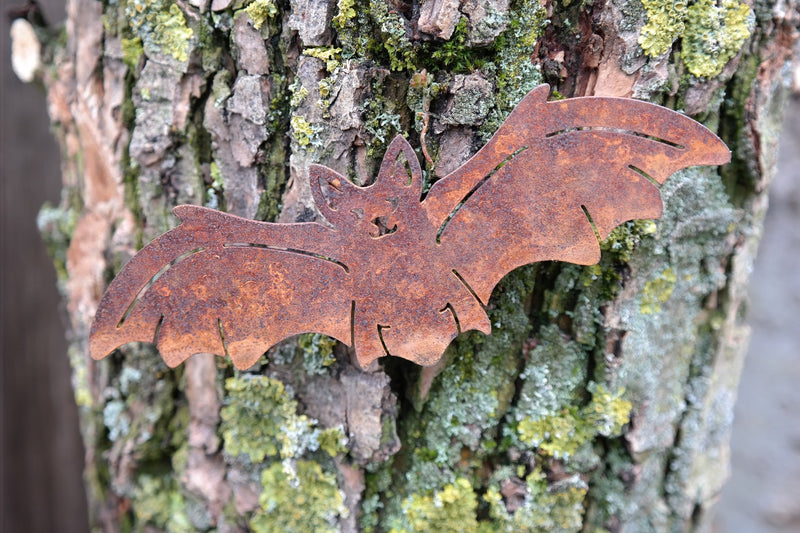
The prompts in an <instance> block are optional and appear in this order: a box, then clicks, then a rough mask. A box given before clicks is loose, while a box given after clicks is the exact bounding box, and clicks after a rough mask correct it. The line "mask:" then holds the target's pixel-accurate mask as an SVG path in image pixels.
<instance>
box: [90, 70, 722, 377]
mask: <svg viewBox="0 0 800 533" xmlns="http://www.w3.org/2000/svg"><path fill="white" fill-rule="evenodd" d="M548 94H549V87H548V86H546V85H542V86H540V87H538V88H536V89H534V90H533V91H531V92H530V93H529V94H528V95H527V96H526V97H525V98H524V99H523V100H522V101H521V102H520V103H519V105H518V106H517V107H516V108H515V109H514V110H513V111H512V113H511V114H510V115H509V117H508V119H507V120H506V121H505V122H504V123H503V125H502V126H501V127H500V128H499V129H498V131H497V132H496V133H495V135H494V136H493V137H492V138H491V139H490V140H489V142H488V143H487V144H486V145H485V146H484V147H483V148H482V149H481V150H480V151H479V152H478V153H477V154H476V155H475V156H474V157H472V158H471V159H470V160H469V161H467V162H466V163H464V164H463V165H462V166H461V167H459V168H458V169H457V170H455V171H454V172H452V173H451V174H449V175H448V176H446V177H444V178H442V179H441V180H439V181H437V182H436V183H434V184H433V186H432V187H431V189H430V191H429V192H428V194H427V195H426V196H425V197H424V198H423V197H422V171H421V168H420V164H419V161H418V160H417V157H416V155H415V153H414V151H413V149H412V148H411V146H410V145H409V144H408V142H406V140H405V139H403V138H402V137H400V136H398V137H396V138H395V139H394V141H393V142H392V143H391V145H390V146H389V148H388V150H387V151H386V155H385V156H384V159H383V163H382V165H381V168H380V172H379V173H378V177H377V179H376V181H375V183H374V184H372V185H370V186H367V187H358V186H356V185H353V184H351V183H350V182H348V181H347V179H346V178H344V177H343V176H341V175H339V174H338V173H336V172H334V171H333V170H331V169H329V168H327V167H324V166H320V165H312V166H311V167H310V169H309V174H310V185H311V190H312V192H313V196H314V200H315V202H316V204H317V207H318V208H319V211H320V213H321V214H322V216H323V217H324V218H325V221H326V222H327V224H323V223H316V222H309V223H297V224H273V223H266V222H255V221H251V220H246V219H243V218H239V217H236V216H233V215H228V214H225V213H221V212H218V211H214V210H211V209H207V208H203V207H196V206H189V205H181V206H178V207H176V208H175V210H174V212H175V215H177V216H178V218H180V219H181V221H182V223H181V224H180V225H179V226H178V227H176V228H174V229H172V230H170V231H168V232H167V233H165V234H163V235H161V236H160V237H158V238H156V239H155V240H154V241H152V242H151V243H150V244H148V245H147V246H146V247H144V248H143V249H142V250H141V251H140V252H139V253H138V254H136V256H135V257H133V259H131V260H130V262H129V263H128V264H127V265H125V267H124V268H123V269H122V271H121V272H120V274H119V275H118V276H117V277H116V279H114V281H113V282H112V283H111V285H110V286H109V288H108V290H107V291H106V293H105V295H104V296H103V298H102V300H101V301H100V304H99V307H98V310H97V315H96V316H95V320H94V324H93V325H92V329H91V335H90V351H91V355H92V357H94V358H95V359H100V358H102V357H104V356H106V355H107V354H108V353H109V352H111V351H112V350H114V349H115V348H117V347H119V346H120V345H122V344H124V343H127V342H132V341H147V342H152V343H154V344H156V346H157V347H158V349H159V351H160V352H161V355H162V357H163V358H164V361H165V362H166V363H167V365H169V366H170V367H174V366H176V365H178V364H180V363H181V362H182V361H184V360H185V359H186V358H188V357H189V356H191V355H192V354H194V353H198V352H210V353H214V354H217V355H222V356H224V355H228V356H230V358H231V359H232V360H233V363H234V365H235V366H236V367H237V368H239V369H245V368H248V367H250V366H252V365H253V364H254V363H255V362H256V361H257V360H258V359H259V357H260V356H261V355H262V354H263V353H264V352H265V351H266V350H267V349H268V348H270V347H271V346H273V345H274V344H276V343H277V342H279V341H281V340H282V339H284V338H286V337H289V336H291V335H295V334H298V333H304V332H318V333H323V334H325V335H329V336H331V337H333V338H335V339H338V340H339V341H341V342H343V343H345V344H348V345H351V346H353V347H354V348H355V352H356V355H357V358H358V361H359V363H360V364H361V365H362V366H364V367H365V366H366V365H368V364H370V363H371V362H372V361H374V360H375V359H377V358H379V357H382V356H384V355H395V356H399V357H404V358H406V359H409V360H411V361H414V362H416V363H419V364H421V365H432V364H434V363H436V362H437V361H438V360H439V359H440V358H441V356H442V354H443V352H444V350H445V348H447V346H448V345H449V344H450V342H451V341H452V340H453V339H454V338H455V337H456V335H458V333H459V332H462V331H467V330H471V329H476V330H479V331H482V332H484V333H486V334H487V335H488V334H489V333H490V330H491V325H490V323H489V319H488V317H487V315H486V312H485V309H484V308H485V305H486V304H487V302H488V300H489V296H490V295H491V293H492V290H493V288H494V287H495V285H496V284H497V283H498V282H499V281H500V279H501V278H503V276H505V275H506V274H507V273H508V272H510V271H511V270H513V269H515V268H517V267H519V266H521V265H525V264H528V263H534V262H537V261H544V260H558V261H568V262H572V263H578V264H583V265H588V264H593V263H596V262H597V261H598V260H599V259H600V247H599V244H598V237H599V238H600V239H604V238H606V237H607V236H608V234H609V233H610V232H611V230H612V229H614V228H615V227H616V226H618V225H619V224H622V223H623V222H625V221H628V220H632V219H640V218H658V217H659V216H660V215H661V209H662V206H661V196H660V193H659V188H658V186H659V185H660V184H662V183H663V182H664V181H665V180H666V179H667V178H668V177H669V176H670V175H671V174H672V173H674V172H676V171H677V170H679V169H682V168H685V167H688V166H691V165H720V164H723V163H726V162H728V161H729V159H730V152H729V151H728V149H727V147H726V146H725V144H724V143H723V142H722V141H721V140H720V139H719V138H718V137H716V136H715V135H714V134H713V133H711V131H709V130H708V129H706V128H705V127H704V126H702V125H700V124H699V123H697V122H695V121H693V120H691V119H689V118H687V117H685V116H683V115H680V114H678V113H676V112H674V111H671V110H669V109H666V108H663V107H659V106H657V105H654V104H649V103H646V102H640V101H635V100H629V99H622V98H604V97H584V98H573V99H567V100H561V101H554V102H548V101H547V96H548Z"/></svg>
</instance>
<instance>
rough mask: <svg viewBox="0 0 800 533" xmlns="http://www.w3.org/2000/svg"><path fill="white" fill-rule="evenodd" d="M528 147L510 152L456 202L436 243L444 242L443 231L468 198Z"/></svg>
mask: <svg viewBox="0 0 800 533" xmlns="http://www.w3.org/2000/svg"><path fill="white" fill-rule="evenodd" d="M527 149H528V147H527V146H523V147H521V148H517V149H516V150H515V151H514V152H513V153H512V154H509V155H508V156H507V157H506V158H505V159H503V160H502V161H500V163H499V164H498V165H497V166H496V167H494V168H493V169H492V171H491V172H489V173H488V174H487V175H486V176H484V177H483V178H482V179H481V180H480V181H479V182H478V183H476V184H475V186H474V187H472V189H470V190H469V192H468V193H467V194H465V195H464V197H463V198H462V199H461V201H460V202H458V204H456V206H455V207H454V208H453V210H452V211H450V214H449V215H447V217H445V219H444V221H443V222H442V225H441V226H439V231H438V232H436V244H441V242H442V233H444V230H445V228H446V227H447V225H448V224H449V223H450V221H451V220H452V219H453V217H454V216H456V214H458V211H459V210H460V209H461V207H462V206H463V205H464V204H465V203H467V200H469V199H470V197H471V196H472V195H473V194H475V193H476V192H477V191H478V189H480V188H481V186H482V185H483V184H484V183H486V182H487V181H489V180H490V179H491V178H492V176H494V175H495V174H497V171H499V170H500V169H501V168H503V167H504V166H505V165H506V163H508V162H509V161H511V160H512V159H514V158H515V157H517V156H518V155H519V154H521V153H522V152H524V151H525V150H527Z"/></svg>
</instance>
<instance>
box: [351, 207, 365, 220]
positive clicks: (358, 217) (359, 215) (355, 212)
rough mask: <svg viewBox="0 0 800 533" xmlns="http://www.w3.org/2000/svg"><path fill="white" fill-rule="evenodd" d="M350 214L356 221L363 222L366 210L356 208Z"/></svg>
mask: <svg viewBox="0 0 800 533" xmlns="http://www.w3.org/2000/svg"><path fill="white" fill-rule="evenodd" d="M350 213H351V214H352V215H353V216H354V217H355V219H356V220H361V219H362V218H364V210H363V209H361V208H360V207H354V208H353V209H351V210H350Z"/></svg>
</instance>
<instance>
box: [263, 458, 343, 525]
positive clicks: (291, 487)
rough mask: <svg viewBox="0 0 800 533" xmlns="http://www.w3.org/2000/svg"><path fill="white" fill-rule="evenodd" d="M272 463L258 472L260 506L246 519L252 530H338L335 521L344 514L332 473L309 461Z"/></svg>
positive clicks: (340, 494)
mask: <svg viewBox="0 0 800 533" xmlns="http://www.w3.org/2000/svg"><path fill="white" fill-rule="evenodd" d="M286 466H287V465H284V464H283V463H275V464H273V465H272V466H270V467H269V468H267V469H266V470H264V472H263V473H262V475H261V484H262V485H263V487H264V490H263V492H262V493H261V496H260V497H259V503H260V505H261V509H260V510H259V511H257V512H256V513H255V514H254V515H253V518H252V519H251V520H250V527H251V528H252V529H253V531H255V532H256V533H283V532H286V533H306V532H309V531H314V532H317V531H319V532H331V533H333V532H335V531H338V530H339V528H338V527H337V521H338V519H339V518H340V517H345V516H347V509H346V508H345V506H344V499H343V498H342V493H341V492H340V491H339V487H338V485H337V484H336V476H335V475H334V474H331V473H327V472H323V471H322V468H321V467H320V466H319V465H318V464H317V463H314V462H311V461H297V462H296V463H295V464H294V465H291V466H293V467H294V471H292V468H291V466H290V467H289V468H287V467H286Z"/></svg>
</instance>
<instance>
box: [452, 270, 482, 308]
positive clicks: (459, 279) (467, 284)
mask: <svg viewBox="0 0 800 533" xmlns="http://www.w3.org/2000/svg"><path fill="white" fill-rule="evenodd" d="M453 274H454V275H455V277H456V278H458V281H460V282H461V284H462V285H464V288H465V289H467V291H469V293H470V294H471V295H472V297H473V298H475V301H476V302H478V304H479V305H480V306H481V307H483V308H484V311H485V310H486V304H485V303H483V302H482V301H481V299H480V298H478V293H476V292H475V290H474V289H473V288H472V287H471V286H470V284H469V283H467V280H465V279H464V278H463V277H462V276H461V274H459V273H458V271H457V270H456V269H453ZM454 314H455V313H454Z"/></svg>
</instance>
